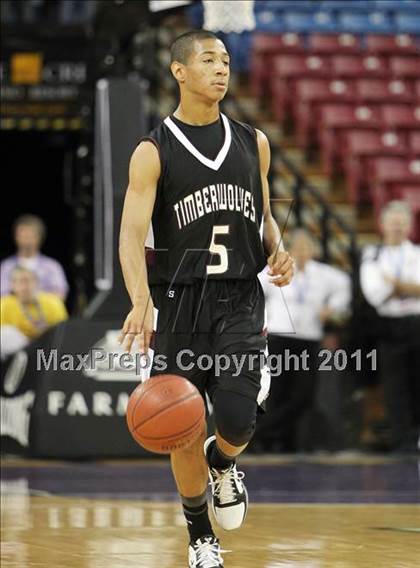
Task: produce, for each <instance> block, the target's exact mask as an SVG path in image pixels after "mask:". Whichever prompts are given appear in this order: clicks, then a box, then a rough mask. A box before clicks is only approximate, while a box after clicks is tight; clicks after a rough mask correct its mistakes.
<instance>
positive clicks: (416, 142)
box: [408, 130, 420, 193]
mask: <svg viewBox="0 0 420 568" xmlns="http://www.w3.org/2000/svg"><path fill="white" fill-rule="evenodd" d="M408 146H409V148H410V152H411V154H412V155H413V156H420V130H413V132H409V133H408ZM419 193H420V190H419Z"/></svg>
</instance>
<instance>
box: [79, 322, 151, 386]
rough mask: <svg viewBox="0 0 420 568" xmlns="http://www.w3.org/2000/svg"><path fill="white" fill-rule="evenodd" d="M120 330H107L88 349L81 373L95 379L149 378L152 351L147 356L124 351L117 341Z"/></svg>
mask: <svg viewBox="0 0 420 568" xmlns="http://www.w3.org/2000/svg"><path fill="white" fill-rule="evenodd" d="M119 335H120V330H109V331H107V333H106V334H105V336H104V337H102V338H101V339H100V340H99V341H98V342H97V343H95V344H94V345H93V347H92V348H91V349H90V351H89V357H88V359H87V364H86V365H83V374H84V375H85V376H86V377H89V378H91V379H94V380H95V381H132V382H135V383H138V382H139V381H144V380H145V379H147V378H149V375H150V366H151V361H152V360H153V351H151V350H149V353H148V355H147V356H145V355H142V354H140V353H138V352H137V353H132V354H129V353H125V351H124V349H123V348H122V346H121V345H120V344H119V343H118V337H119Z"/></svg>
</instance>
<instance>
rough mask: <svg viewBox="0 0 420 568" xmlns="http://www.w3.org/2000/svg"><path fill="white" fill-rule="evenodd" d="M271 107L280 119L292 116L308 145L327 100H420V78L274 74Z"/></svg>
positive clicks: (397, 101) (359, 102)
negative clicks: (289, 76) (287, 76)
mask: <svg viewBox="0 0 420 568" xmlns="http://www.w3.org/2000/svg"><path fill="white" fill-rule="evenodd" d="M271 94H272V96H271V108H272V111H273V113H274V115H275V117H276V119H277V120H279V121H282V120H284V118H285V117H286V116H290V115H291V116H292V117H293V119H294V121H295V124H296V133H297V137H298V142H299V144H300V145H302V146H307V145H308V144H309V142H310V136H309V134H310V132H309V131H310V129H311V125H315V124H316V123H317V121H318V119H319V117H318V108H319V106H320V105H321V104H325V103H353V104H358V105H361V104H371V105H377V104H385V103H404V104H407V105H408V104H412V105H414V104H417V103H420V80H417V81H411V80H405V81H402V80H400V79H393V80H390V81H388V80H383V79H357V80H342V79H333V80H329V79H297V80H295V81H285V80H284V79H281V78H278V77H273V79H272V81H271Z"/></svg>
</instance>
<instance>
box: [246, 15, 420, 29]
mask: <svg viewBox="0 0 420 568" xmlns="http://www.w3.org/2000/svg"><path fill="white" fill-rule="evenodd" d="M256 25H257V31H261V32H272V33H273V32H275V33H283V32H297V33H310V32H354V33H418V30H419V29H420V13H417V12H414V13H396V14H395V15H390V14H387V13H385V12H379V11H377V12H370V13H362V12H357V11H353V10H352V11H348V12H346V11H341V12H339V13H338V14H335V13H334V12H331V11H318V12H309V13H305V12H301V11H299V12H291V11H284V12H276V11H274V10H272V9H269V10H263V11H258V12H257V14H256Z"/></svg>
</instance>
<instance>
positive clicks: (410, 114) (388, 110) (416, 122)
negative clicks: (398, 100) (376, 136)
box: [381, 104, 420, 130]
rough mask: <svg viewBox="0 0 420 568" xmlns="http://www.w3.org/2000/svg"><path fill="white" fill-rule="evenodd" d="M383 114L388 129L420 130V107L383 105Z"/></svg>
mask: <svg viewBox="0 0 420 568" xmlns="http://www.w3.org/2000/svg"><path fill="white" fill-rule="evenodd" d="M381 114H382V119H383V124H384V126H385V127H386V128H398V129H410V130H412V129H413V128H417V127H418V128H420V105H418V106H407V105H387V104H386V105H382V107H381Z"/></svg>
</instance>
